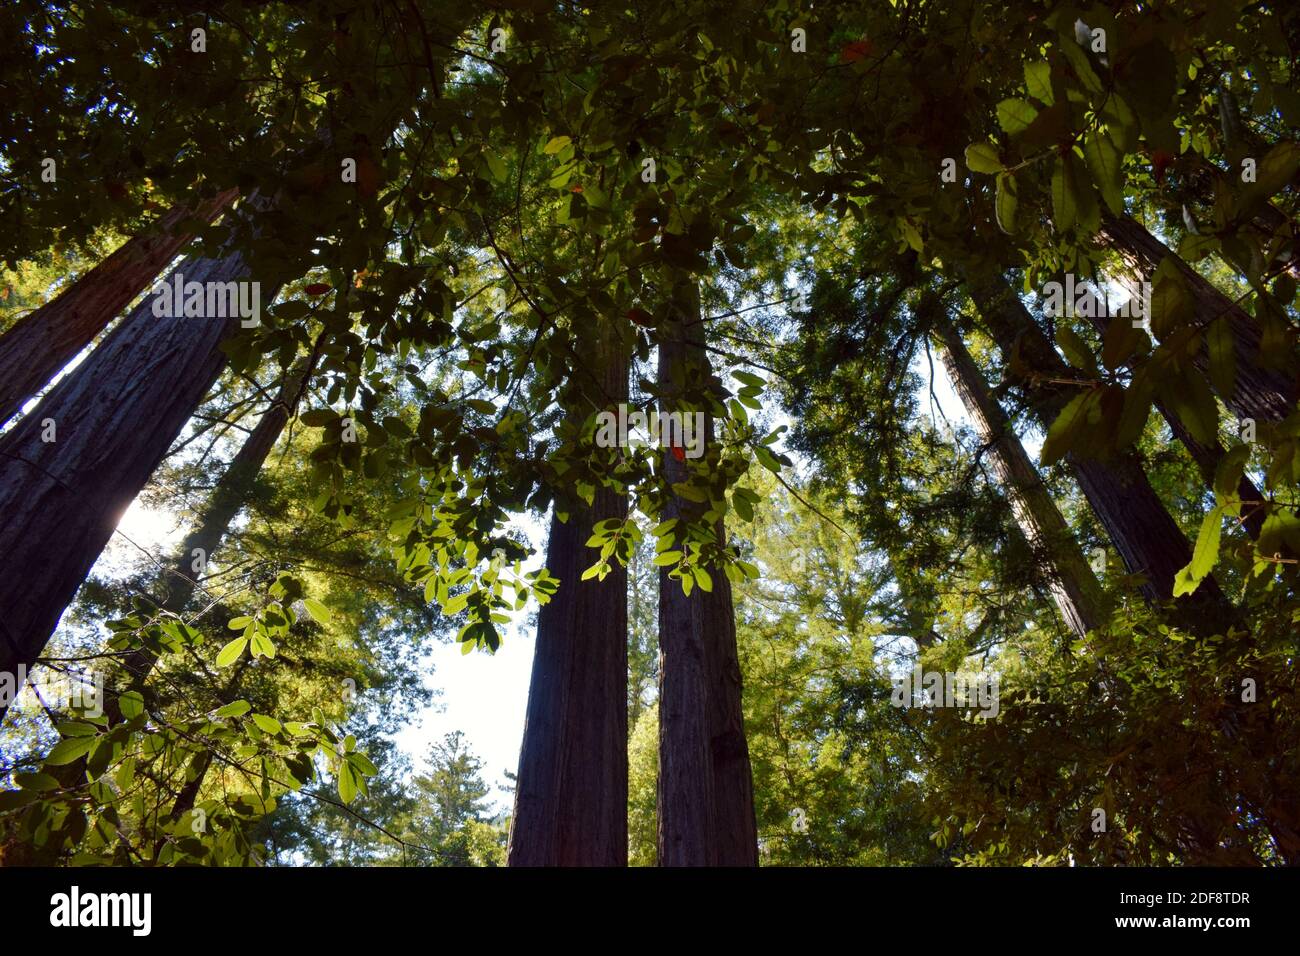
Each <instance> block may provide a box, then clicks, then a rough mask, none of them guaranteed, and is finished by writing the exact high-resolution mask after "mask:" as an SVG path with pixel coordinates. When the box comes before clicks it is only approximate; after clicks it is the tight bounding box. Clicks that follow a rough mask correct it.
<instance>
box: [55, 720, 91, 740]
mask: <svg viewBox="0 0 1300 956" xmlns="http://www.w3.org/2000/svg"><path fill="white" fill-rule="evenodd" d="M55 729H56V730H58V732H59V734H60V735H61V736H63V737H93V736H95V734H97V733H99V728H98V727H96V726H95V725H94V724H88V723H86V722H85V721H81V720H65V721H64V722H63V723H61V724H59V725H58V726H57V727H56V728H55Z"/></svg>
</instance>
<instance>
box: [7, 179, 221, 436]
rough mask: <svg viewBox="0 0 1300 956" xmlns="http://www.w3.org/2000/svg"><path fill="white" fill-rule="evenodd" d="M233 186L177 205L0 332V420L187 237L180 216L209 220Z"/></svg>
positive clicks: (141, 287)
mask: <svg viewBox="0 0 1300 956" xmlns="http://www.w3.org/2000/svg"><path fill="white" fill-rule="evenodd" d="M238 192H239V191H238V190H236V189H228V190H226V191H225V192H223V193H220V194H218V195H217V196H215V197H214V198H212V199H209V200H207V201H206V202H203V203H200V204H199V205H198V207H197V208H196V209H194V210H193V211H191V210H190V209H189V207H187V206H177V207H175V208H174V209H172V210H171V211H170V212H168V213H167V214H166V215H165V216H163V217H162V218H161V219H159V220H158V221H157V222H156V223H154V224H153V225H152V226H151V227H150V228H149V230H148V231H147V232H146V233H144V234H142V235H139V236H135V237H134V238H132V239H130V240H128V241H127V242H126V243H125V244H124V245H123V246H122V247H121V248H120V249H118V250H117V251H116V252H114V253H113V254H112V255H111V256H109V257H108V258H107V259H105V260H104V261H103V262H101V263H99V265H97V266H95V268H93V269H91V270H90V271H89V272H87V273H86V274H85V275H83V276H81V278H79V279H77V281H76V282H74V283H73V284H72V285H71V286H69V287H68V288H67V289H64V290H63V292H61V293H60V294H59V295H58V296H57V297H56V298H55V299H54V300H53V301H51V302H47V303H46V304H45V305H43V306H41V307H40V308H39V309H37V310H36V311H35V312H32V313H31V314H30V315H28V316H26V317H24V318H23V319H22V320H21V321H19V322H18V324H17V325H15V326H14V327H13V328H11V329H9V331H7V332H6V333H5V334H4V335H3V336H0V425H3V424H4V423H5V422H7V421H8V420H9V419H10V418H12V417H13V416H14V415H15V414H17V412H18V410H19V409H20V408H22V407H23V405H24V404H25V403H26V402H27V401H28V400H29V399H30V398H31V397H32V396H33V395H35V394H36V393H37V392H39V391H40V390H41V389H42V388H43V387H44V386H45V385H46V384H47V383H48V382H49V381H50V380H51V379H53V378H54V376H55V375H57V374H58V372H59V369H61V368H63V366H65V365H66V364H68V362H70V361H71V360H72V359H73V358H74V357H75V356H76V355H77V353H78V352H80V351H81V350H82V349H84V348H85V347H86V346H87V345H89V344H90V343H91V342H93V341H94V340H95V336H97V335H99V333H100V332H102V331H104V329H105V328H107V327H108V324H109V323H110V322H112V321H113V319H114V318H115V317H116V316H117V315H118V313H120V312H121V311H122V310H123V309H124V308H126V306H127V305H129V304H130V302H131V300H132V299H134V298H135V297H136V296H137V295H139V294H140V293H141V292H143V291H144V290H145V289H146V288H147V287H148V286H149V284H150V283H151V282H153V280H154V279H155V278H157V276H158V273H160V272H161V271H162V270H163V268H164V267H166V265H167V264H168V263H169V262H171V260H172V258H173V257H174V256H175V255H176V253H177V252H178V251H179V250H180V249H181V248H182V247H183V246H185V245H186V244H187V243H188V242H189V241H190V238H191V236H190V235H189V234H188V233H183V232H180V231H179V230H178V229H177V226H178V224H179V223H181V222H182V221H183V220H185V219H189V218H196V219H202V220H203V221H205V222H209V221H211V220H212V219H214V218H215V217H216V216H217V215H219V214H220V213H221V211H222V210H223V209H225V208H226V207H227V206H229V205H230V203H231V202H233V201H234V199H235V196H237V195H238Z"/></svg>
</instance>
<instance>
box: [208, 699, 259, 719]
mask: <svg viewBox="0 0 1300 956" xmlns="http://www.w3.org/2000/svg"><path fill="white" fill-rule="evenodd" d="M252 709H253V707H252V705H251V704H250V703H249V702H248V701H246V700H235V701H231V702H230V703H229V704H226V706H225V707H222V708H221V709H219V710H218V711H217V716H218V717H242V716H244V714H246V713H248V712H249V711H250V710H252Z"/></svg>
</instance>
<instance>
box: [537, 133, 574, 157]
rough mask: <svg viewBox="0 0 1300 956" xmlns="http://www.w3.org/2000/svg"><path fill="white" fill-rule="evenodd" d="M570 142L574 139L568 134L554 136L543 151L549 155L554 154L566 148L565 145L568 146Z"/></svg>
mask: <svg viewBox="0 0 1300 956" xmlns="http://www.w3.org/2000/svg"><path fill="white" fill-rule="evenodd" d="M570 142H572V140H570V139H569V137H567V136H555V137H552V138H551V140H550V141H549V142H548V143H547V144H546V147H545V148H544V149H543V150H542V152H544V153H545V154H546V155H548V156H554V155H555V154H556V153H558V152H559V151H560V150H562V149H564V147H566V146H568V145H569V143H570Z"/></svg>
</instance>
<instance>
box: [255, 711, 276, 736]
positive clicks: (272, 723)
mask: <svg viewBox="0 0 1300 956" xmlns="http://www.w3.org/2000/svg"><path fill="white" fill-rule="evenodd" d="M253 723H255V724H257V726H258V729H259V730H262V731H264V732H266V733H268V734H278V733H279V732H280V722H279V721H278V720H276V719H275V718H274V717H268V716H267V715H266V714H254V715H253Z"/></svg>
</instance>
